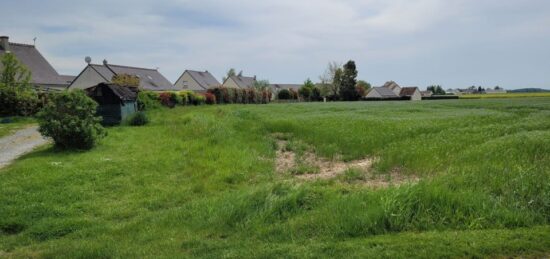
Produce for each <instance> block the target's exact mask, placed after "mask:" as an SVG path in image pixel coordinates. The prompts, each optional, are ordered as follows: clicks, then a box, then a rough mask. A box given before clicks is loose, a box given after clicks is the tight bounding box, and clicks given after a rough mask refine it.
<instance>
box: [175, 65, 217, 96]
mask: <svg viewBox="0 0 550 259" xmlns="http://www.w3.org/2000/svg"><path fill="white" fill-rule="evenodd" d="M174 86H175V87H176V88H178V89H181V90H191V91H194V92H202V93H204V92H206V91H207V90H208V89H210V88H214V87H218V86H221V84H220V82H218V80H216V78H215V77H214V76H213V75H212V74H211V73H210V72H208V70H207V71H204V72H202V71H193V70H185V72H183V74H182V75H181V76H180V78H178V80H177V81H176V83H175V84H174Z"/></svg>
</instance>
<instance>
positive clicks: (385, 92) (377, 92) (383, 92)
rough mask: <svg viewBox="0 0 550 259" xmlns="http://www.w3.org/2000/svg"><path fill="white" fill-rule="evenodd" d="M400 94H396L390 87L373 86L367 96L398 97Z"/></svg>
mask: <svg viewBox="0 0 550 259" xmlns="http://www.w3.org/2000/svg"><path fill="white" fill-rule="evenodd" d="M398 97H399V95H397V94H395V93H394V92H393V91H392V90H391V89H390V88H387V87H383V86H381V87H373V88H371V89H370V90H369V92H368V93H367V95H366V96H365V98H398Z"/></svg>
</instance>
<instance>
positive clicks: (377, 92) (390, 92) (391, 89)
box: [365, 81, 422, 101]
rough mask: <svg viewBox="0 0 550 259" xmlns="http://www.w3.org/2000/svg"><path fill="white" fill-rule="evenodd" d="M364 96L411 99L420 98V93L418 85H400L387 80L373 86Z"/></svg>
mask: <svg viewBox="0 0 550 259" xmlns="http://www.w3.org/2000/svg"><path fill="white" fill-rule="evenodd" d="M365 98H374V99H399V98H403V99H405V98H407V99H410V100H413V101H419V100H422V93H421V92H420V89H418V87H416V86H413V87H401V86H399V85H398V84H397V83H395V82H394V81H388V82H386V83H385V84H384V85H383V86H380V87H373V88H371V89H370V90H369V92H368V93H367V95H366V96H365Z"/></svg>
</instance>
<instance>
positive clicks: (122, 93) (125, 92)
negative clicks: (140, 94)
mask: <svg viewBox="0 0 550 259" xmlns="http://www.w3.org/2000/svg"><path fill="white" fill-rule="evenodd" d="M86 93H87V94H88V96H90V97H91V98H92V99H94V100H95V101H96V102H97V103H98V104H99V106H98V107H97V114H98V115H99V116H101V117H103V122H102V123H103V124H104V125H116V124H120V122H122V121H123V120H124V119H126V118H128V116H130V115H132V114H133V113H135V112H137V89H134V88H130V87H126V86H120V85H116V84H107V83H100V84H98V85H96V86H92V87H90V88H87V89H86Z"/></svg>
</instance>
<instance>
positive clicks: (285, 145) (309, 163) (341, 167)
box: [274, 134, 419, 188]
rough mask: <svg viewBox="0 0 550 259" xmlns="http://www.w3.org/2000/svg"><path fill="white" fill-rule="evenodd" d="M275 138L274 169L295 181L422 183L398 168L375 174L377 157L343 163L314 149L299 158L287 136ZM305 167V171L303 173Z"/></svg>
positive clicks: (372, 185) (383, 184) (377, 185)
mask: <svg viewBox="0 0 550 259" xmlns="http://www.w3.org/2000/svg"><path fill="white" fill-rule="evenodd" d="M274 136H275V137H276V138H277V152H276V156H277V157H276V166H275V167H276V170H277V172H278V173H281V174H291V175H293V176H294V177H295V178H296V179H300V180H304V181H314V180H327V179H340V180H342V181H344V182H349V183H357V184H361V185H364V186H366V187H370V188H387V187H389V186H395V185H401V184H404V183H411V182H417V181H418V180H419V178H418V177H416V176H410V175H405V174H403V173H402V172H401V170H400V169H398V168H396V169H394V170H392V171H391V172H390V173H389V174H373V173H372V172H371V171H372V170H371V169H372V166H373V165H374V163H376V162H377V160H378V158H375V157H368V158H364V159H360V160H354V161H349V162H344V161H340V160H337V159H335V160H329V159H326V158H321V157H318V156H317V155H315V153H313V152H312V151H311V150H306V151H303V152H301V153H302V154H300V155H298V154H297V153H296V152H295V151H293V150H292V148H290V145H289V141H288V140H287V139H286V137H284V135H278V134H277V135H274ZM304 167H305V168H306V170H301V169H302V168H304ZM307 169H310V170H307Z"/></svg>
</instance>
